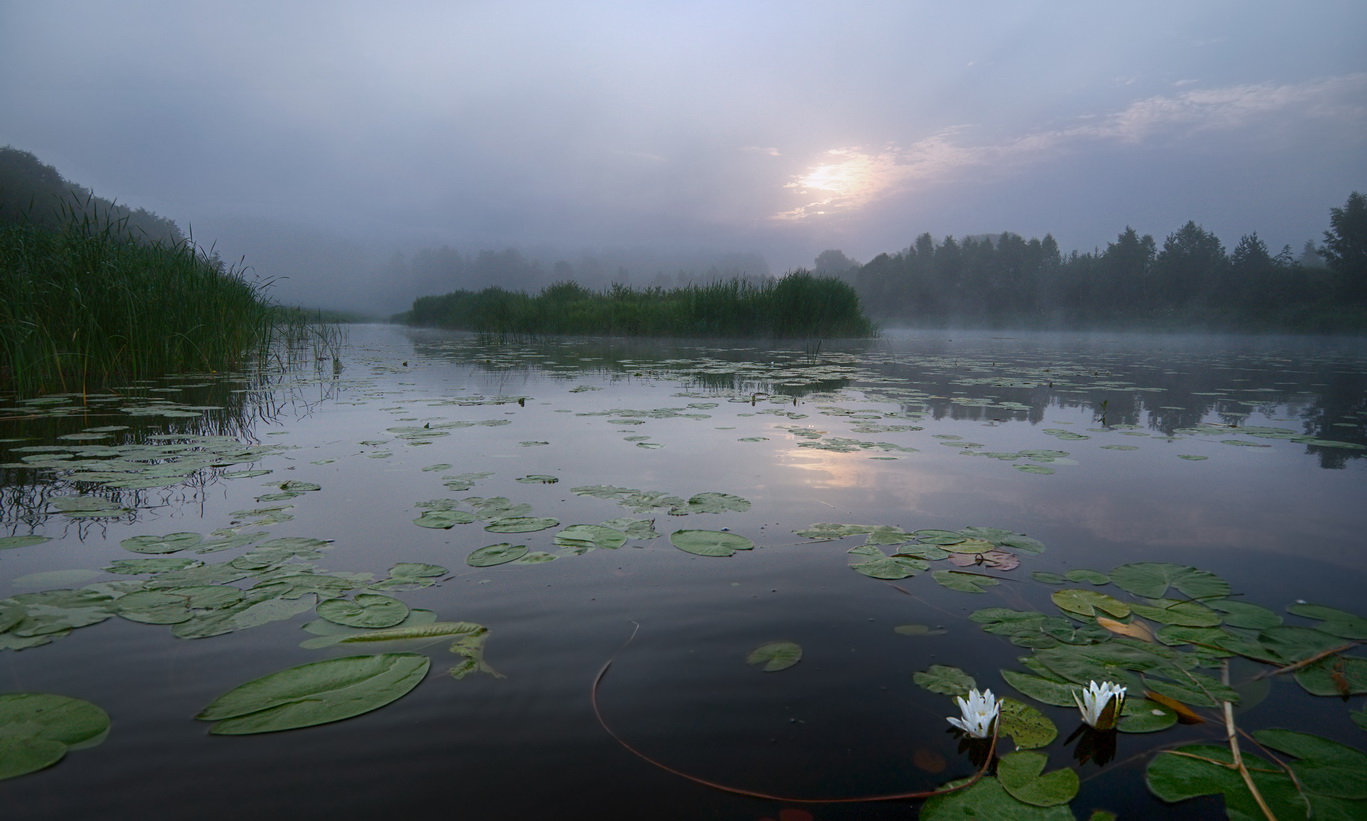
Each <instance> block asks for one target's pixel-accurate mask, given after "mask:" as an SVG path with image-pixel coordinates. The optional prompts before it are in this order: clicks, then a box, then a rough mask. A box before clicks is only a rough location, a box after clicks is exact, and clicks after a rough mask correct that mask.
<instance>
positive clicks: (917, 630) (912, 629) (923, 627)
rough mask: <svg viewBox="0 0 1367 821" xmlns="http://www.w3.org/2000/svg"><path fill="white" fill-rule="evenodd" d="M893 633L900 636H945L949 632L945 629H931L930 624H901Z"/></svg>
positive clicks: (893, 629)
mask: <svg viewBox="0 0 1367 821" xmlns="http://www.w3.org/2000/svg"><path fill="white" fill-rule="evenodd" d="M892 631H893V632H894V633H896V634H898V635H899V636H943V635H944V634H945V633H946V632H948V631H947V630H945V629H944V628H943V627H931V626H930V625H928V624H899V625H898V626H896V627H894V628H892Z"/></svg>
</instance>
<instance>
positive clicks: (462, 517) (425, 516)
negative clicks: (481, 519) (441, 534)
mask: <svg viewBox="0 0 1367 821" xmlns="http://www.w3.org/2000/svg"><path fill="white" fill-rule="evenodd" d="M474 520H475V516H474V514H472V513H467V512H465V511H464V510H424V511H423V512H422V514H421V515H420V516H418V518H416V519H414V520H413V524H415V525H417V526H418V527H430V528H433V529H435V530H450V529H451V528H452V527H455V526H456V525H468V524H470V523H471V522H473V521H474Z"/></svg>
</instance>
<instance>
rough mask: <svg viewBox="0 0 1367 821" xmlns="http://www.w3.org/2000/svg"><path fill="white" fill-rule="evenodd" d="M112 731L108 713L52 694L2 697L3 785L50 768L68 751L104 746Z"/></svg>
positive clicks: (0, 758)
mask: <svg viewBox="0 0 1367 821" xmlns="http://www.w3.org/2000/svg"><path fill="white" fill-rule="evenodd" d="M108 730H109V716H108V714H106V713H105V711H104V710H101V709H100V708H99V707H97V706H95V705H94V704H91V703H90V702H88V701H82V700H81V699H78V698H71V697H69V696H62V695H55V694H52V693H4V694H0V739H3V743H0V781H2V780H4V779H6V778H14V777H15V776H20V775H25V774H27V773H31V772H37V771H38V770H41V769H44V768H46V767H50V766H52V765H53V764H56V763H57V762H58V761H60V760H61V759H62V758H63V757H64V756H65V755H66V751H67V750H68V749H73V748H79V747H89V746H93V745H95V744H98V743H100V741H102V740H103V739H104V736H105V733H107V732H108Z"/></svg>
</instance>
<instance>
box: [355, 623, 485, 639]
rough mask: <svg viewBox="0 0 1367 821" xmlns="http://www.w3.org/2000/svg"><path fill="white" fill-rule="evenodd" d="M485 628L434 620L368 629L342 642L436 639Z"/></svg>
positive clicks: (466, 633)
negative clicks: (405, 625) (403, 625)
mask: <svg viewBox="0 0 1367 821" xmlns="http://www.w3.org/2000/svg"><path fill="white" fill-rule="evenodd" d="M485 629H487V628H485V627H484V625H482V624H475V623H474V622H472V621H434V622H429V623H427V624H415V625H411V626H408V627H391V628H389V629H387V630H370V631H367V632H365V633H354V634H352V635H349V636H345V637H343V638H342V639H341V640H340V642H341V643H343V644H349V643H355V642H370V641H410V640H412V639H437V638H446V637H448V636H467V635H471V634H477V633H479V631H481V630H485Z"/></svg>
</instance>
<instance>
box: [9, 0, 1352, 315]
mask: <svg viewBox="0 0 1367 821" xmlns="http://www.w3.org/2000/svg"><path fill="white" fill-rule="evenodd" d="M1365 41H1367V2H1361V0H1341V1H1340V0H1299V1H1298V2H1290V1H1289V0H1287V1H1286V2H1264V1H1263V0H1180V2H1168V0H1148V1H1147V2H1144V3H1097V2H1072V1H1071V0H1046V1H1044V2H1035V1H1034V0H1014V2H1005V1H1004V0H1003V1H1002V2H989V1H988V0H982V1H981V2H954V1H953V0H938V1H937V2H915V1H914V0H895V1H894V2H881V1H880V0H869V1H868V2H849V3H833V2H829V0H826V2H804V0H784V2H764V1H763V0H760V1H758V2H743V1H742V0H726V1H725V2H711V0H697V1H696V2H673V0H652V2H649V3H643V2H635V0H632V1H631V2H590V1H588V0H586V2H578V3H568V2H523V0H497V1H496V2H462V1H461V0H447V1H446V2H404V1H403V0H387V2H384V3H380V2H345V1H334V0H327V1H326V2H324V1H321V0H297V1H296V2H289V1H288V0H270V1H269V2H256V1H255V0H233V2H226V0H225V1H224V2H195V1H194V0H174V1H173V2H152V1H150V0H120V1H119V2H113V0H100V1H99V2H96V1H95V0H43V2H41V3H37V2H31V1H30V0H0V145H11V146H13V147H15V148H19V149H22V150H25V151H29V152H32V153H33V154H35V155H36V156H37V157H38V158H39V159H40V160H42V161H43V162H45V163H47V164H49V165H52V166H55V167H56V168H57V170H58V171H60V172H61V173H62V174H63V176H65V177H66V178H67V179H69V180H72V181H73V182H77V183H80V184H82V185H85V186H87V187H89V188H91V189H93V191H94V192H95V193H96V194H98V195H100V196H103V197H107V198H110V199H116V200H118V201H119V202H121V203H125V204H128V205H132V206H140V207H144V208H147V209H148V210H152V211H155V212H157V213H158V214H160V215H162V216H165V217H169V218H171V219H173V220H175V221H176V222H177V223H178V224H179V225H181V227H182V228H183V229H190V230H192V231H193V234H194V238H195V240H196V241H197V242H199V243H201V244H203V245H206V246H209V245H212V246H213V247H214V249H215V250H216V251H217V252H218V253H219V254H220V255H221V256H223V257H224V258H225V259H228V260H231V261H236V260H239V259H240V260H243V261H245V264H246V265H248V266H251V268H252V270H253V274H254V275H259V276H262V277H266V278H271V279H274V280H276V283H277V285H276V288H277V289H278V296H279V297H280V298H281V299H282V300H284V301H291V302H303V303H305V304H310V305H322V306H324V307H366V306H369V307H379V308H382V309H384V310H400V309H402V308H404V307H406V306H407V304H408V303H409V302H410V301H411V300H412V298H413V297H414V296H416V295H417V294H414V293H410V292H408V290H407V289H409V288H411V283H408V282H404V281H399V280H388V279H386V277H387V276H388V274H387V273H386V271H387V268H386V260H388V259H389V258H390V257H392V255H393V253H394V252H395V251H401V252H403V253H405V254H411V253H412V252H414V251H416V250H417V249H419V248H423V247H436V246H440V245H443V244H446V245H450V246H452V247H454V248H457V249H459V250H462V251H464V252H466V253H469V252H473V251H477V250H479V249H482V248H489V249H502V248H506V247H515V248H518V249H520V250H523V251H524V252H526V253H528V254H537V253H550V254H557V255H561V256H563V257H565V258H567V259H572V258H574V257H575V256H577V255H580V254H585V253H597V252H603V251H604V250H605V249H606V250H609V251H610V250H611V249H635V250H637V251H640V250H641V249H650V252H651V253H653V254H655V255H656V256H655V257H653V258H654V259H658V260H661V261H662V262H661V264H666V263H667V261H668V260H671V259H674V258H675V257H677V258H679V259H684V258H687V259H698V258H700V255H701V256H706V255H707V254H716V255H721V254H732V255H734V254H759V255H762V257H763V260H764V261H765V263H766V264H767V267H768V269H769V271H770V272H771V273H773V274H781V273H783V272H786V271H789V270H792V269H794V268H797V267H803V266H805V267H811V266H812V265H813V262H814V259H815V257H816V256H817V254H819V253H820V252H822V251H823V250H826V249H832V248H834V249H839V250H841V251H843V252H844V253H845V254H846V255H848V256H850V257H852V258H854V259H856V260H858V261H860V262H866V261H868V260H869V259H871V258H872V257H873V256H875V255H877V254H879V253H883V252H889V253H895V252H897V251H899V250H901V249H903V248H906V247H907V246H909V245H911V244H912V243H913V242H914V240H915V238H916V237H917V236H918V235H920V234H922V233H924V232H929V233H931V234H932V235H933V236H935V237H936V239H937V240H938V239H941V238H943V237H945V236H948V235H953V236H956V237H961V236H965V235H971V234H984V233H993V234H995V233H1000V232H1002V231H1013V232H1015V233H1018V234H1020V235H1022V236H1024V237H1026V238H1027V239H1028V238H1031V237H1043V236H1044V235H1045V234H1052V235H1053V236H1054V238H1055V239H1056V240H1057V241H1058V242H1059V245H1060V246H1061V247H1062V248H1063V249H1064V251H1065V252H1067V251H1070V250H1074V249H1076V250H1080V251H1084V252H1086V251H1092V250H1094V249H1104V248H1105V245H1106V243H1107V242H1111V241H1114V240H1115V239H1116V236H1117V235H1118V234H1119V233H1121V232H1122V231H1124V229H1125V228H1126V226H1133V227H1134V228H1135V229H1136V230H1138V231H1140V232H1141V233H1149V234H1153V235H1154V236H1155V237H1156V238H1157V240H1158V241H1159V243H1160V245H1161V243H1162V240H1163V238H1164V237H1165V236H1166V235H1168V234H1170V233H1172V232H1174V231H1176V230H1177V229H1178V228H1180V227H1181V226H1182V225H1183V224H1184V223H1185V222H1187V221H1188V220H1194V221H1195V222H1197V223H1198V224H1199V225H1201V226H1202V227H1204V228H1205V229H1206V230H1209V231H1211V232H1213V233H1215V234H1216V235H1217V236H1219V237H1220V238H1221V240H1223V242H1224V243H1225V245H1226V246H1227V247H1229V248H1232V247H1233V246H1234V245H1235V244H1236V243H1237V242H1238V240H1239V238H1240V236H1242V235H1243V234H1247V233H1252V232H1255V231H1256V232H1257V233H1258V235H1259V236H1260V237H1261V238H1262V239H1263V240H1264V241H1265V242H1266V243H1267V244H1268V246H1269V247H1270V248H1271V249H1272V250H1273V252H1274V253H1275V252H1276V250H1277V249H1279V248H1280V247H1281V246H1282V245H1283V244H1289V245H1291V246H1292V247H1293V249H1294V250H1295V251H1296V252H1297V253H1299V251H1300V249H1301V247H1302V246H1303V245H1304V243H1305V241H1306V240H1311V239H1314V240H1317V241H1318V240H1320V239H1322V233H1323V231H1324V230H1325V229H1326V228H1328V227H1329V222H1328V221H1329V209H1330V208H1333V207H1341V206H1342V205H1343V204H1344V202H1345V201H1346V200H1347V198H1348V196H1349V194H1351V193H1352V192H1353V191H1355V190H1356V191H1365V192H1367V48H1364V47H1363V45H1362V44H1363V42H1365ZM671 255H673V256H671ZM635 278H636V279H637V280H642V281H648V276H642V275H641V273H639V272H637V273H635ZM457 286H458V283H457V284H454V285H453V286H452V287H457Z"/></svg>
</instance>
